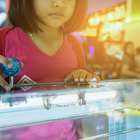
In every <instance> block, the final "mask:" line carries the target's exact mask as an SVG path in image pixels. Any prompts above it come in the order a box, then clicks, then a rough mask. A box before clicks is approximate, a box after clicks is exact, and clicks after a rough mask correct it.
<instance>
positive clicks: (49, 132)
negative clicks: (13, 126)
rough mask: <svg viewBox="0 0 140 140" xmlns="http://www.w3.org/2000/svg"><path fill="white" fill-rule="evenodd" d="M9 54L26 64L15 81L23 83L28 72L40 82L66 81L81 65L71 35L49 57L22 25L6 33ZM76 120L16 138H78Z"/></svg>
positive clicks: (28, 130) (22, 132)
mask: <svg viewBox="0 0 140 140" xmlns="http://www.w3.org/2000/svg"><path fill="white" fill-rule="evenodd" d="M5 56H7V57H15V58H17V59H19V60H20V61H21V62H23V63H24V67H23V69H22V71H21V72H20V73H19V75H18V76H16V77H15V82H19V81H20V80H21V79H22V78H23V76H24V75H26V76H28V77H29V78H30V79H32V80H33V81H35V82H39V83H40V82H52V81H63V80H64V78H65V77H66V75H67V74H69V73H70V72H71V71H73V70H74V69H75V68H77V65H78V63H77V58H76V56H75V53H74V51H73V49H72V48H71V43H70V42H69V39H68V37H67V36H64V42H63V45H62V47H61V48H60V49H59V51H58V52H57V53H56V54H55V55H53V56H48V55H47V54H45V53H43V52H42V51H41V50H39V49H38V48H37V47H36V46H35V45H34V44H33V43H32V41H31V40H30V39H29V37H28V36H27V35H26V34H25V33H24V32H23V31H22V30H21V29H20V28H14V29H13V30H11V31H9V32H8V34H7V35H6V47H5ZM25 115H26V114H25ZM73 123H74V122H73V121H70V120H65V121H62V122H55V123H49V124H43V125H39V126H34V127H29V128H22V129H18V130H15V131H12V132H13V136H15V138H14V139H15V140H76V131H75V128H74V126H73Z"/></svg>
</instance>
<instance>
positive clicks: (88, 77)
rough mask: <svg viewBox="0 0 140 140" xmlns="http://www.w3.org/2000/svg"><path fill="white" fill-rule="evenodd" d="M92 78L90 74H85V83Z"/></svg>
mask: <svg viewBox="0 0 140 140" xmlns="http://www.w3.org/2000/svg"><path fill="white" fill-rule="evenodd" d="M92 78H93V75H92V74H87V76H86V82H89V81H90V80H91V79H92Z"/></svg>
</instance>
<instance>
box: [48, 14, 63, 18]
mask: <svg viewBox="0 0 140 140" xmlns="http://www.w3.org/2000/svg"><path fill="white" fill-rule="evenodd" d="M50 15H51V16H53V17H54V18H62V17H64V15H63V14H62V13H51V14H50Z"/></svg>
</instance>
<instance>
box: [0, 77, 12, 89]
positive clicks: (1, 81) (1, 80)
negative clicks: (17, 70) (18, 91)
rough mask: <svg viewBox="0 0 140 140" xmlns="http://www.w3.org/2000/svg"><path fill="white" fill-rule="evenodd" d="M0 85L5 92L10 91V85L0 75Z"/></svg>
mask: <svg viewBox="0 0 140 140" xmlns="http://www.w3.org/2000/svg"><path fill="white" fill-rule="evenodd" d="M0 85H1V86H2V87H3V88H4V89H5V90H6V91H10V90H11V87H10V85H9V84H8V83H7V82H6V81H5V80H4V78H3V77H2V76H1V75H0Z"/></svg>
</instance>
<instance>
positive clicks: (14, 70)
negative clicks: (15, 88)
mask: <svg viewBox="0 0 140 140" xmlns="http://www.w3.org/2000/svg"><path fill="white" fill-rule="evenodd" d="M8 59H9V60H10V61H11V62H12V64H13V66H12V67H11V68H9V67H7V66H6V65H4V64H0V69H1V70H2V72H3V73H4V74H5V75H7V76H16V75H18V73H19V72H20V71H21V69H22V65H21V63H20V61H19V60H18V59H16V58H8Z"/></svg>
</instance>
